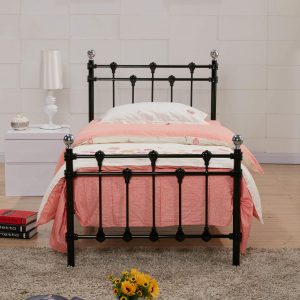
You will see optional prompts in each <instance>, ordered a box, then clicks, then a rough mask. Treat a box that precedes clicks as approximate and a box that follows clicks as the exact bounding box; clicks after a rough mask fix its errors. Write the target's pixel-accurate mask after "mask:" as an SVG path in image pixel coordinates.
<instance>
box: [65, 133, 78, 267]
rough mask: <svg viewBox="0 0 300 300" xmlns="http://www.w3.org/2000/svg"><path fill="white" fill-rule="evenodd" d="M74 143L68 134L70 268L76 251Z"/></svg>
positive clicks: (67, 189) (68, 238)
mask: <svg viewBox="0 0 300 300" xmlns="http://www.w3.org/2000/svg"><path fill="white" fill-rule="evenodd" d="M73 142H74V136H73V135H72V134H67V135H66V136H65V137H64V143H65V145H66V148H67V149H66V151H65V162H66V170H65V180H66V193H67V195H66V198H67V232H66V242H67V256H68V266H71V267H74V266H75V251H74V240H75V233H74V189H73V186H74V182H73V177H74V171H73V159H75V156H74V154H73V149H72V144H73Z"/></svg>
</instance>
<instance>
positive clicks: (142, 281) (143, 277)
mask: <svg viewBox="0 0 300 300" xmlns="http://www.w3.org/2000/svg"><path fill="white" fill-rule="evenodd" d="M150 280H151V278H150V276H149V275H147V274H144V273H138V274H137V275H136V283H137V284H138V285H141V286H144V287H148V286H149V282H150Z"/></svg>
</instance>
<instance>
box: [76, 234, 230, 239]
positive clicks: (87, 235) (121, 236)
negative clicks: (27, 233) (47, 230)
mask: <svg viewBox="0 0 300 300" xmlns="http://www.w3.org/2000/svg"><path fill="white" fill-rule="evenodd" d="M158 236H159V238H162V239H163V238H165V239H166V238H176V234H159V235H158ZM132 237H133V238H140V239H144V238H149V235H147V234H132ZM185 237H186V238H197V239H198V238H202V237H203V235H202V234H185ZM209 237H210V238H228V239H230V238H231V235H230V234H210V235H209ZM75 238H76V239H95V238H96V235H93V234H76V235H75ZM105 238H108V239H114V238H123V235H122V234H107V235H105Z"/></svg>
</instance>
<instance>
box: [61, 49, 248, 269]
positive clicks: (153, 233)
mask: <svg viewBox="0 0 300 300" xmlns="http://www.w3.org/2000/svg"><path fill="white" fill-rule="evenodd" d="M88 56H89V62H88V70H89V75H88V82H89V120H90V121H91V120H93V119H94V82H95V81H99V80H110V81H112V84H113V106H114V105H115V81H118V80H121V81H124V80H129V81H130V82H131V85H132V103H133V102H134V87H135V82H136V81H138V80H141V81H146V80H148V81H151V82H152V85H151V101H153V99H154V96H153V95H154V82H155V81H169V83H170V87H171V101H173V86H174V82H175V81H176V80H179V81H190V82H191V92H190V101H191V102H190V103H191V105H192V104H193V81H208V82H211V119H213V120H215V118H216V85H217V68H218V64H217V61H216V58H217V56H218V53H217V51H212V52H211V56H212V58H213V60H212V64H211V65H196V64H194V63H190V64H189V65H185V66H183V65H172V66H167V65H156V64H155V63H151V64H150V65H148V66H147V65H142V66H140V65H117V64H116V63H111V64H110V65H96V64H94V61H93V58H94V56H95V53H94V51H93V50H90V51H88ZM145 67H149V68H150V70H151V74H152V76H151V78H137V77H136V76H134V75H132V76H130V78H116V77H115V71H116V69H117V68H145ZM159 67H160V68H167V67H168V68H169V67H170V68H189V69H190V71H191V78H175V77H174V76H172V75H171V76H169V77H168V78H155V77H154V73H155V69H156V68H159ZM95 68H111V70H112V78H97V77H94V69H95ZM195 68H209V69H211V70H212V77H210V78H194V77H193V73H194V69H195ZM232 140H233V143H234V144H235V149H234V152H233V153H230V154H212V153H211V152H210V151H204V152H203V153H202V154H159V153H158V152H156V151H154V150H152V151H150V152H149V153H148V154H105V153H104V152H102V151H97V152H96V153H95V154H76V153H74V152H73V149H72V144H73V142H74V137H73V136H72V135H70V134H69V135H66V136H65V137H64V142H65V145H66V151H65V163H66V169H65V180H66V199H67V232H66V241H67V256H68V258H67V263H68V265H69V266H75V249H74V241H75V240H78V239H96V240H97V241H98V242H104V241H105V240H106V239H113V238H121V239H123V240H124V241H127V242H129V241H130V240H132V239H133V238H149V239H150V240H151V241H153V242H154V241H157V240H158V239H160V238H175V239H176V240H177V241H183V240H184V239H185V238H196V239H202V240H203V241H205V242H208V241H210V240H211V239H212V238H228V239H231V240H232V241H233V248H232V249H233V256H232V264H233V265H236V266H237V265H239V264H240V241H241V230H240V194H241V178H242V169H241V160H242V151H241V149H240V146H241V144H242V142H243V140H242V137H241V136H239V135H235V136H234V137H233V139H232ZM88 158H94V159H96V161H97V165H98V170H97V171H92V172H91V171H90V172H83V171H76V170H74V167H73V161H74V160H76V159H88ZM106 158H110V159H114V158H124V159H127V158H148V159H149V163H150V165H151V171H133V170H131V169H130V168H124V169H123V170H122V171H119V172H116V171H113V172H107V171H103V170H102V167H103V161H104V160H105V159H106ZM159 158H178V159H180V158H202V159H203V161H204V166H205V167H204V168H203V171H185V170H184V169H183V168H177V169H176V170H175V171H158V170H157V168H156V163H157V160H158V159H159ZM212 158H214V159H215V158H216V159H217V158H228V159H231V160H233V168H232V169H230V170H228V171H210V170H209V164H210V161H211V159H212ZM82 176H90V177H98V181H99V227H98V232H97V234H96V235H86V234H76V233H75V232H74V178H76V177H82ZM133 176H142V177H151V178H152V227H151V229H150V232H149V233H148V234H133V233H132V232H131V228H130V219H129V206H130V189H129V184H130V180H131V178H132V177H133ZM160 176H175V177H176V178H177V183H178V211H179V214H178V228H177V232H176V233H175V234H159V232H158V231H157V226H156V211H155V209H156V197H155V187H156V178H157V177H160ZM188 176H204V177H205V224H204V230H203V232H202V233H198V234H185V233H184V230H183V224H182V201H183V195H182V182H183V180H184V179H185V178H186V177H188ZM210 176H230V177H232V178H233V232H232V233H228V234H212V233H210V230H209V220H208V198H209V191H208V181H209V177H210ZM104 177H123V178H124V182H125V192H126V193H125V197H126V225H125V228H124V233H123V234H106V233H105V231H104V227H103V220H102V215H103V208H104V207H103V201H102V197H103V195H102V178H104Z"/></svg>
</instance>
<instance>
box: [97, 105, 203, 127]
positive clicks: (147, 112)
mask: <svg viewBox="0 0 300 300" xmlns="http://www.w3.org/2000/svg"><path fill="white" fill-rule="evenodd" d="M206 117H207V114H206V113H204V112H202V111H200V110H198V109H196V108H194V107H191V106H187V105H185V104H181V103H174V102H142V103H133V104H125V105H120V106H116V107H113V108H111V109H110V110H109V111H107V112H106V113H105V114H104V116H103V118H102V120H101V122H110V123H114V122H116V123H125V124H126V123H127V124H131V123H143V124H147V123H175V124H176V123H198V124H199V123H200V124H207V122H205V120H204V119H205V118H206Z"/></svg>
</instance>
